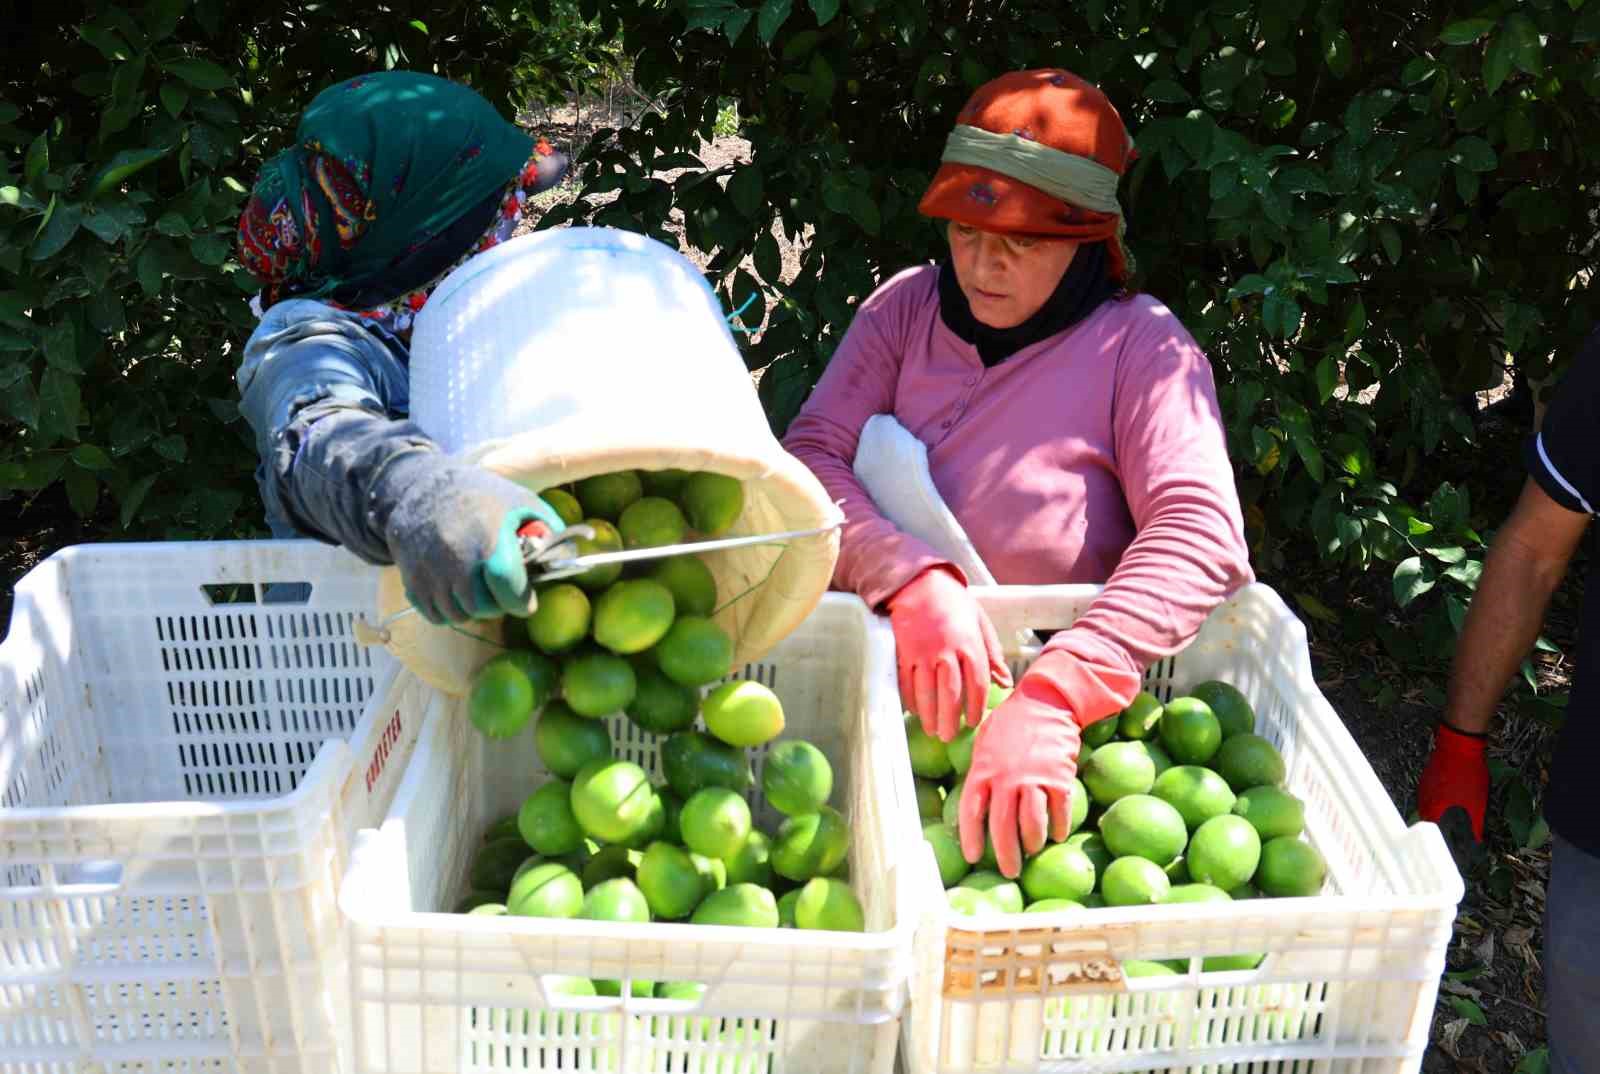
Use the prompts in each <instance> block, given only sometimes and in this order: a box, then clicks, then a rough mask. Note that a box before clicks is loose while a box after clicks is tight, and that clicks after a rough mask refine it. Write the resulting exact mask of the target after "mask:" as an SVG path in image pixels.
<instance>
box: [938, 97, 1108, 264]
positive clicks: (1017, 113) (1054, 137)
mask: <svg viewBox="0 0 1600 1074" xmlns="http://www.w3.org/2000/svg"><path fill="white" fill-rule="evenodd" d="M1136 156H1137V153H1136V152H1135V150H1134V147H1133V139H1132V138H1131V137H1129V135H1128V129H1127V128H1126V127H1124V126H1123V125H1122V117H1121V116H1119V115H1118V114H1117V110H1116V109H1115V108H1113V107H1112V105H1111V102H1110V100H1108V99H1107V98H1106V95H1105V94H1104V93H1102V92H1100V90H1099V88H1098V87H1096V86H1094V85H1093V84H1091V83H1089V82H1086V81H1084V80H1083V79H1081V78H1079V77H1078V76H1077V75H1075V74H1073V73H1072V72H1070V71H1063V70H1060V69H1059V68H1055V69H1051V68H1047V69H1043V70H1035V71H1013V72H1012V73H1010V74H1006V75H1001V76H1000V77H999V78H996V79H994V80H993V81H991V82H986V83H984V84H983V85H982V86H979V87H978V89H977V90H976V91H975V92H974V93H973V94H972V96H971V97H970V98H969V99H968V100H967V103H966V105H965V106H964V107H963V108H962V109H961V112H960V114H959V115H957V116H956V127H955V130H953V131H952V132H951V133H950V137H949V139H948V141H946V143H945V149H944V156H943V157H942V158H941V159H942V160H943V163H942V164H941V165H940V166H939V170H938V172H937V173H935V175H934V177H933V181H932V182H931V183H929V184H928V189H927V192H926V193H924V194H923V195H922V201H921V203H920V204H919V205H918V206H917V209H918V210H919V211H920V212H921V213H922V214H923V215H925V216H933V217H942V218H944V219H947V220H955V221H958V222H959V223H963V224H970V225H971V226H973V227H977V228H982V229H983V230H985V231H998V232H1005V233H1012V234H1029V235H1057V236H1061V237H1062V238H1070V239H1077V240H1078V241H1080V242H1095V241H1100V240H1109V241H1108V242H1107V244H1106V245H1107V250H1108V252H1109V253H1110V272H1111V276H1112V277H1113V278H1114V279H1116V280H1118V281H1119V282H1120V281H1125V280H1126V279H1127V277H1128V273H1129V258H1128V255H1127V251H1126V250H1125V249H1124V248H1123V244H1122V231H1123V221H1122V207H1121V205H1120V204H1119V203H1118V201H1117V182H1118V180H1119V179H1121V178H1122V176H1123V174H1124V173H1125V172H1126V171H1127V168H1128V165H1129V164H1131V163H1132V162H1133V160H1134V159H1135V157H1136Z"/></svg>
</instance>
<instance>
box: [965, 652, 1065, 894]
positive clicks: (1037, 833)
mask: <svg viewBox="0 0 1600 1074" xmlns="http://www.w3.org/2000/svg"><path fill="white" fill-rule="evenodd" d="M1080 743H1081V740H1080V737H1079V734H1078V724H1077V722H1076V721H1075V720H1074V719H1073V717H1072V713H1071V712H1070V711H1068V710H1067V709H1065V708H1062V707H1061V697H1060V695H1059V693H1057V691H1056V690H1055V688H1054V686H1053V685H1052V684H1050V683H1048V682H1046V681H1045V680H1043V679H1040V678H1037V677H1034V676H1029V675H1024V676H1023V677H1022V682H1021V683H1020V684H1019V685H1018V686H1017V688H1016V690H1015V691H1013V692H1012V694H1011V696H1010V697H1008V698H1006V700H1005V701H1004V702H1002V703H1001V704H1000V705H999V707H997V708H996V709H995V710H994V711H993V712H991V713H989V718H988V719H986V720H984V721H983V724H982V726H980V727H979V728H978V738H977V741H976V742H975V743H974V744H973V749H972V767H971V768H970V769H968V771H967V781H966V784H965V785H964V787H963V789H962V793H961V814H960V816H961V853H962V854H963V855H965V857H966V859H967V860H968V861H969V862H976V861H977V860H978V859H979V858H981V857H982V856H983V843H984V823H983V821H984V815H985V813H987V814H988V818H989V824H988V835H989V838H991V839H992V840H994V854H995V860H996V861H998V862H999V864H1000V872H1001V873H1003V874H1004V875H1006V876H1008V877H1015V876H1017V875H1018V874H1019V873H1021V871H1022V853H1023V852H1024V851H1026V852H1027V853H1029V854H1037V853H1038V852H1039V851H1040V850H1042V849H1043V848H1044V843H1045V837H1046V836H1048V837H1049V838H1050V839H1051V840H1052V841H1054V842H1058V843H1059V842H1060V841H1061V840H1063V839H1065V838H1066V837H1067V835H1068V829H1069V827H1070V823H1071V817H1072V780H1073V777H1075V776H1076V775H1077V774H1078V749H1079V746H1080ZM1019 832H1020V834H1021V841H1020V846H1019V842H1018V834H1019Z"/></svg>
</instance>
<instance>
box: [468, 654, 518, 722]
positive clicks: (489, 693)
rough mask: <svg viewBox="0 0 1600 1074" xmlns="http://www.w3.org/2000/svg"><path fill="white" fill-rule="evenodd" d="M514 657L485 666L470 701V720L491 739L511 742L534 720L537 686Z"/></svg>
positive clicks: (503, 655)
mask: <svg viewBox="0 0 1600 1074" xmlns="http://www.w3.org/2000/svg"><path fill="white" fill-rule="evenodd" d="M510 656H511V654H510V653H502V654H501V655H500V656H497V657H495V658H494V659H493V660H490V661H489V662H488V663H486V664H484V665H483V667H482V668H481V669H480V670H479V671H478V674H477V676H476V677H475V678H474V679H473V681H472V693H471V694H470V695H469V697H468V698H467V717H468V719H470V720H471V721H472V726H474V727H476V728H477V729H478V730H479V731H481V732H483V734H485V735H487V736H488V737H489V738H510V737H511V736H512V735H515V734H516V733H517V732H519V731H521V730H522V729H523V728H524V727H526V726H528V721H529V720H531V719H533V708H534V693H533V683H532V682H530V681H529V679H528V676H527V674H526V673H525V672H524V671H523V670H522V668H521V667H519V666H518V665H517V663H516V661H514V660H512V659H510Z"/></svg>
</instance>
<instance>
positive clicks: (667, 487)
mask: <svg viewBox="0 0 1600 1074" xmlns="http://www.w3.org/2000/svg"><path fill="white" fill-rule="evenodd" d="M638 473H639V480H640V481H641V482H643V484H644V490H645V492H647V493H649V494H650V495H652V496H676V495H677V494H678V490H679V489H681V488H683V483H684V482H685V481H687V480H689V471H688V470H671V469H668V470H640V471H638Z"/></svg>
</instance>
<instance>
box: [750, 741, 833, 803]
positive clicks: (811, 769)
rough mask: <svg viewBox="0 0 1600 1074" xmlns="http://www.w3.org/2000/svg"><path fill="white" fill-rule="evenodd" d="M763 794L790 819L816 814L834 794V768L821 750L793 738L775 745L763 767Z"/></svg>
mask: <svg viewBox="0 0 1600 1074" xmlns="http://www.w3.org/2000/svg"><path fill="white" fill-rule="evenodd" d="M761 793H762V796H763V797H764V798H765V799H766V800H767V804H768V805H770V806H771V807H772V808H773V809H776V810H777V811H778V812H779V813H782V814H783V815H784V816H786V817H793V816H798V815H800V814H802V813H815V812H816V811H817V810H818V809H821V808H822V806H824V805H825V804H827V801H828V797H829V796H830V795H832V794H833V765H831V764H829V763H828V758H827V756H826V755H825V754H824V753H823V752H822V751H821V750H819V749H817V747H815V746H813V745H812V744H811V743H809V742H806V741H805V740H804V739H798V738H791V739H786V740H785V741H783V742H779V743H776V744H774V745H773V747H772V749H770V750H768V751H767V758H766V761H765V762H763V764H762V767H761Z"/></svg>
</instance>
